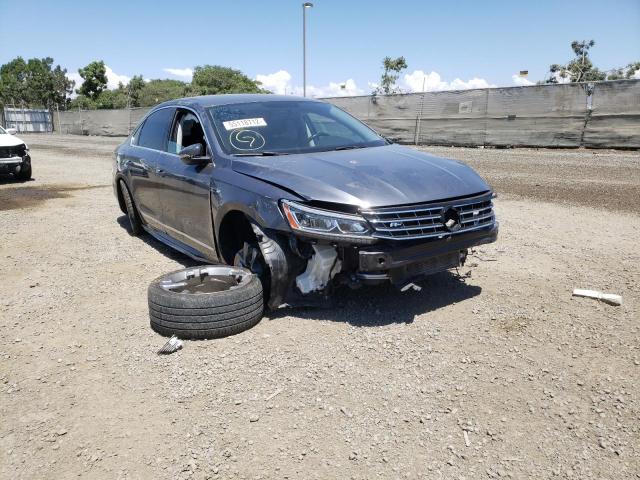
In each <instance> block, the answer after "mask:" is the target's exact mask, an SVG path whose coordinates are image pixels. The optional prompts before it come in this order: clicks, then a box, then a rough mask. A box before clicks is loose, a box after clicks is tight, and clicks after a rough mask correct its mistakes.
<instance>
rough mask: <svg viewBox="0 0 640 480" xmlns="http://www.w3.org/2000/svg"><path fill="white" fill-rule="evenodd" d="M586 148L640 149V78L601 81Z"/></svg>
mask: <svg viewBox="0 0 640 480" xmlns="http://www.w3.org/2000/svg"><path fill="white" fill-rule="evenodd" d="M591 105H592V111H591V116H590V118H589V121H588V122H587V124H586V126H585V131H584V137H583V142H582V144H583V145H584V146H585V147H609V148H640V81H638V80H623V81H618V82H605V83H597V84H596V85H595V87H594V91H593V101H592V104H591Z"/></svg>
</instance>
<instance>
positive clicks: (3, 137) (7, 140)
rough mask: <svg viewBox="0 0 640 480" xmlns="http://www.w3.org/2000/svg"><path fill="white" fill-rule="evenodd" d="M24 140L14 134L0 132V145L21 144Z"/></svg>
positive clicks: (13, 145) (11, 145)
mask: <svg viewBox="0 0 640 480" xmlns="http://www.w3.org/2000/svg"><path fill="white" fill-rule="evenodd" d="M23 143H24V142H23V141H22V140H20V139H19V138H18V137H16V136H15V135H9V134H8V133H7V134H0V147H15V146H18V145H22V144H23Z"/></svg>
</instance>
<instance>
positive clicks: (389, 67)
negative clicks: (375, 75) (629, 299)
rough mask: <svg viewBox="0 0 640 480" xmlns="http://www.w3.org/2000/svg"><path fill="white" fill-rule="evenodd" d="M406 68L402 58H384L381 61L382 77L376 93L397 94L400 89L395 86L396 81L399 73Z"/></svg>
mask: <svg viewBox="0 0 640 480" xmlns="http://www.w3.org/2000/svg"><path fill="white" fill-rule="evenodd" d="M405 68H407V61H406V60H405V59H404V57H398V58H391V57H384V58H383V59H382V69H383V70H382V76H381V77H380V85H379V86H378V88H377V89H376V92H378V93H383V94H385V95H389V94H391V93H399V92H400V89H399V88H398V86H397V85H396V81H397V80H398V78H399V77H400V72H402V70H404V69H405Z"/></svg>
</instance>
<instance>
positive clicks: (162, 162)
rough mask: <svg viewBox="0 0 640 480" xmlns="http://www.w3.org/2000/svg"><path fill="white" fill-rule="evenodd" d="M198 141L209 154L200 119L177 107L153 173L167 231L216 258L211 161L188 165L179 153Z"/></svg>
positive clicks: (189, 111)
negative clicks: (165, 143) (164, 148)
mask: <svg viewBox="0 0 640 480" xmlns="http://www.w3.org/2000/svg"><path fill="white" fill-rule="evenodd" d="M195 143H200V144H202V145H203V146H204V148H205V151H206V152H207V154H208V155H209V156H211V150H210V149H209V146H208V143H207V140H206V137H205V134H204V131H203V128H202V124H201V122H200V118H199V117H198V115H197V114H196V112H194V111H192V110H189V109H185V108H178V109H177V111H176V114H175V117H174V120H173V123H172V126H171V129H170V131H169V141H168V143H167V148H166V150H165V151H164V152H162V153H159V154H158V161H157V164H156V175H157V176H158V179H159V180H160V181H161V182H162V185H163V192H162V199H161V203H162V216H161V218H160V221H161V222H162V223H163V224H164V226H165V228H166V231H167V233H169V235H171V236H172V237H174V238H175V239H176V240H179V241H180V242H182V243H186V244H187V245H189V246H190V247H192V248H194V249H196V250H197V251H199V252H201V253H203V254H204V256H206V257H208V258H212V259H215V258H217V255H216V251H215V247H214V240H213V225H212V219H211V204H210V198H209V196H210V191H211V174H212V172H213V168H214V167H213V164H212V162H208V163H206V164H204V165H187V164H186V163H184V162H183V161H182V160H181V159H180V156H179V155H178V153H179V152H180V150H182V149H183V148H185V147H188V146H189V145H193V144H195Z"/></svg>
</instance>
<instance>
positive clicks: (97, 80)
mask: <svg viewBox="0 0 640 480" xmlns="http://www.w3.org/2000/svg"><path fill="white" fill-rule="evenodd" d="M78 73H79V74H80V76H81V77H82V79H83V80H84V81H83V82H82V85H80V88H79V89H78V90H76V92H77V93H78V94H80V95H85V96H87V97H89V98H90V99H91V100H97V99H98V96H99V95H100V93H102V91H103V90H104V89H106V88H107V67H106V66H105V65H104V62H103V61H102V60H100V61H94V62H91V63H90V64H89V65H87V66H86V67H84V68H81V69H79V70H78Z"/></svg>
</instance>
